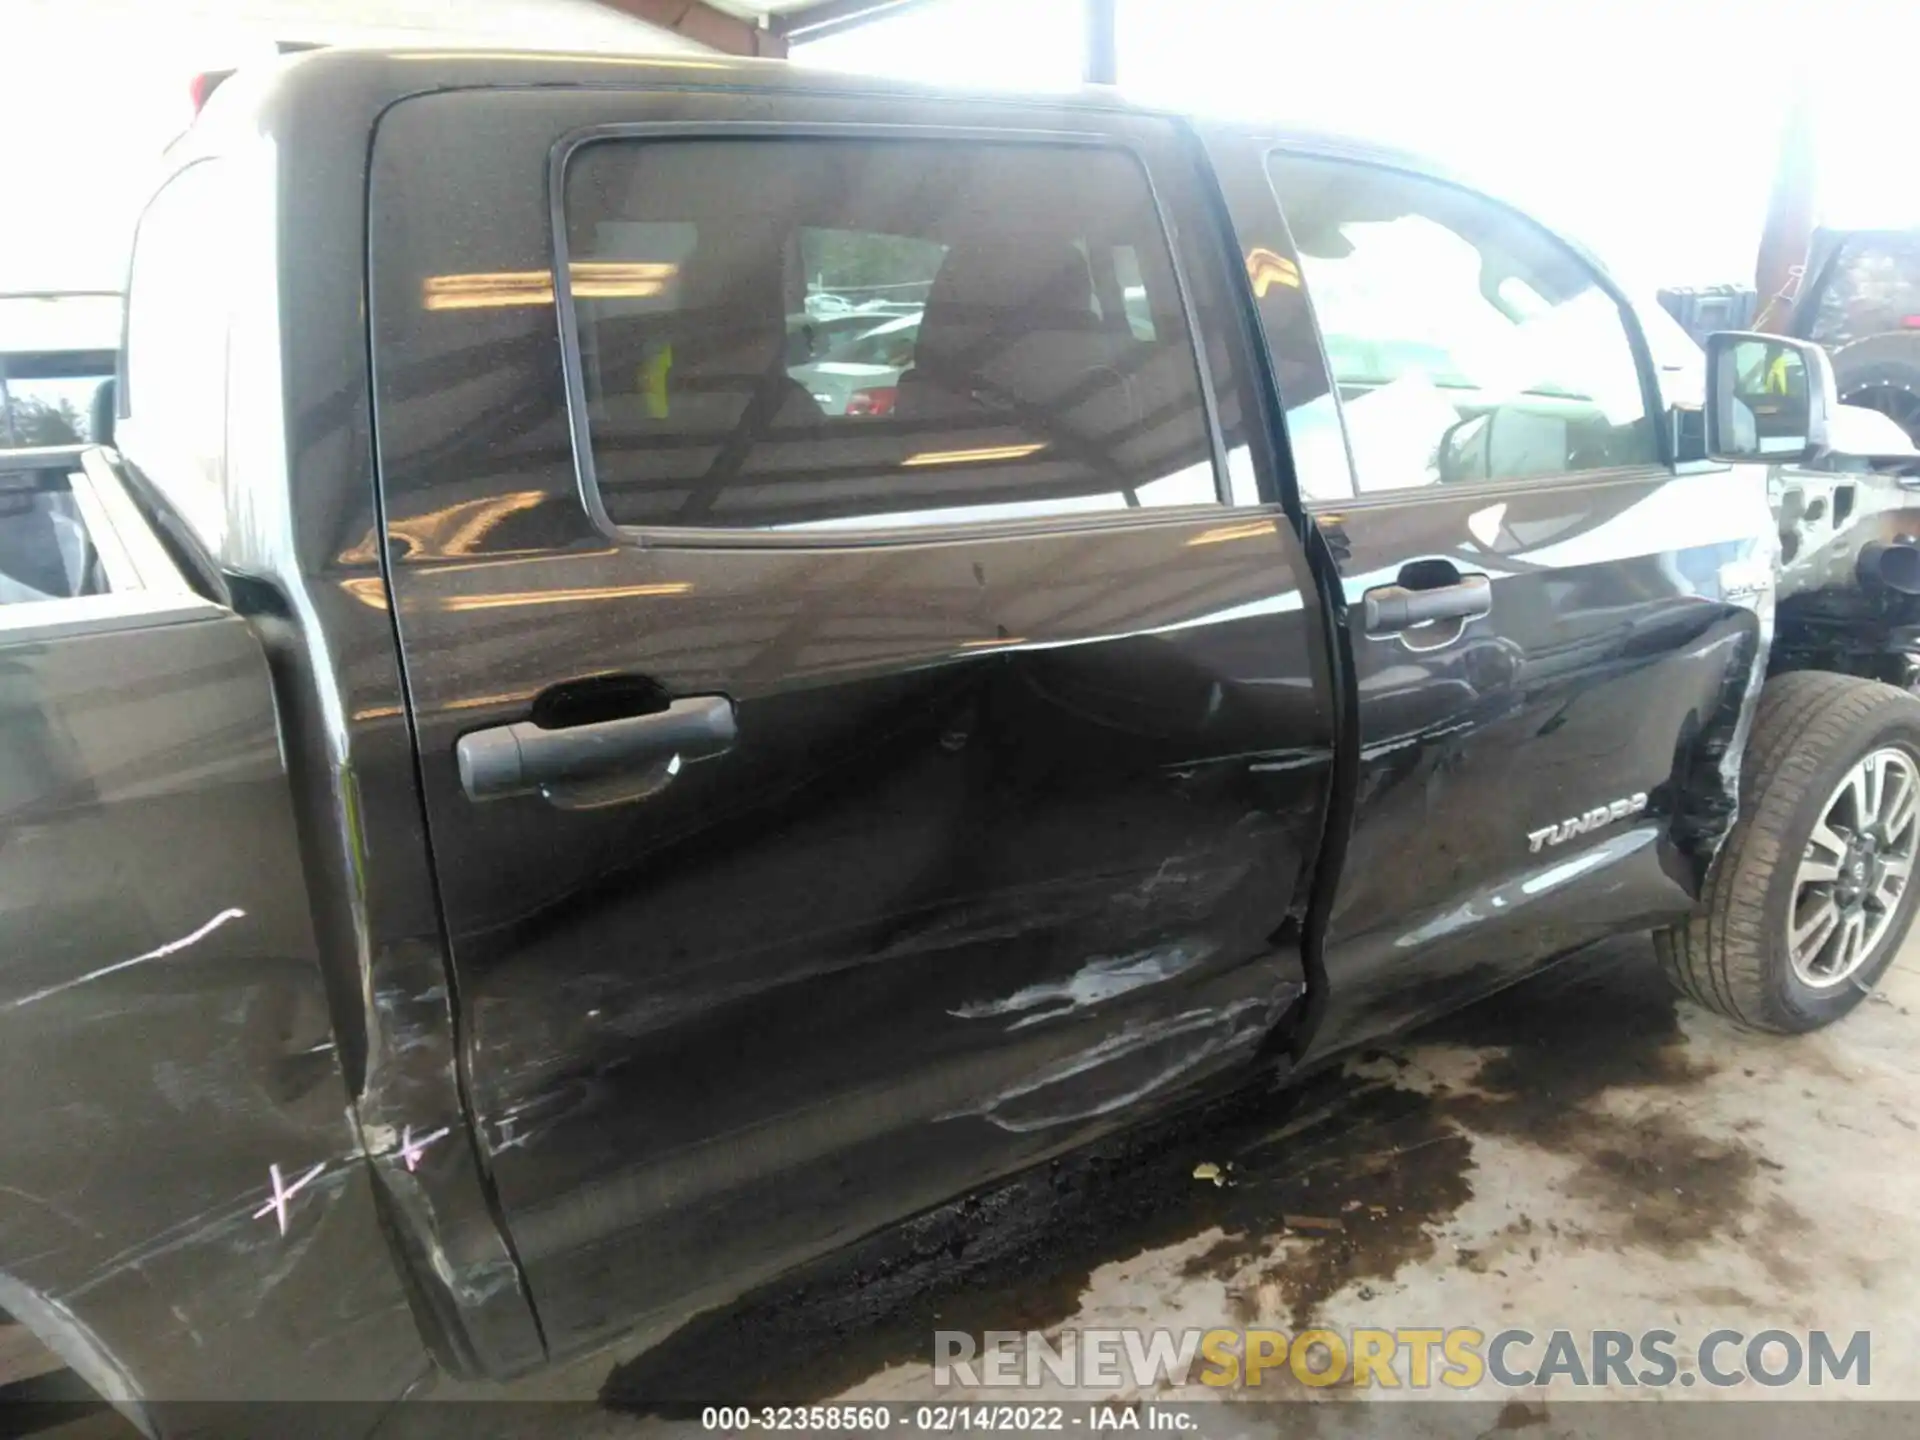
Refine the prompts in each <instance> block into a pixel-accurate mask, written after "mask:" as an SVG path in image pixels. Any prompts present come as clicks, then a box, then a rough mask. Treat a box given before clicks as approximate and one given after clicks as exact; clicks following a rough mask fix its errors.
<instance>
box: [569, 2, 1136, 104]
mask: <svg viewBox="0 0 1920 1440" xmlns="http://www.w3.org/2000/svg"><path fill="white" fill-rule="evenodd" d="M597 3H599V4H601V5H605V6H607V7H608V8H609V9H612V10H618V11H621V12H622V13H624V14H627V15H632V16H634V17H635V18H637V19H640V20H645V21H646V22H647V23H648V24H650V25H656V26H659V27H661V28H662V29H666V30H670V31H672V32H673V33H674V34H676V35H680V36H684V37H685V38H686V39H689V40H693V41H696V42H698V43H699V44H702V45H706V46H708V47H710V48H711V49H714V50H719V51H723V52H725V53H726V54H729V55H762V56H771V57H775V58H779V57H783V56H785V55H786V53H787V51H788V49H789V48H790V47H791V46H793V45H797V44H803V43H805V42H806V41H808V40H823V39H825V38H826V37H827V36H829V35H833V34H837V33H839V32H840V31H842V30H850V29H852V28H853V27H854V26H856V25H865V24H867V23H869V22H870V21H874V20H878V19H881V18H882V17H884V16H887V15H897V14H899V13H900V12H901V11H903V10H909V9H912V8H914V7H915V6H919V5H924V4H927V3H928V0H597ZM1084 3H1085V6H1086V15H1087V35H1086V56H1085V64H1084V66H1083V70H1082V75H1083V78H1084V79H1086V80H1089V81H1092V82H1094V83H1096V84H1102V85H1111V84H1113V83H1114V80H1115V79H1116V75H1115V71H1116V69H1117V68H1118V66H1117V59H1116V54H1115V49H1116V47H1115V42H1114V29H1115V22H1114V9H1115V5H1116V0H1084Z"/></svg>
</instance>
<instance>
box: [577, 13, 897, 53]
mask: <svg viewBox="0 0 1920 1440" xmlns="http://www.w3.org/2000/svg"><path fill="white" fill-rule="evenodd" d="M599 3H600V4H602V5H605V6H606V7H607V8H608V9H611V10H619V11H621V12H623V13H624V14H627V15H631V16H633V17H634V18H636V19H639V20H644V21H646V22H647V23H648V24H650V25H657V26H659V27H661V28H662V29H665V30H671V31H673V32H674V33H675V34H677V35H683V36H685V37H686V38H687V39H689V40H695V41H698V42H699V43H700V44H702V45H706V46H710V47H711V48H713V49H715V50H720V51H724V52H725V53H727V54H729V55H768V56H782V55H785V54H786V53H787V49H788V47H789V46H790V45H793V44H797V43H800V42H802V41H806V40H818V39H822V38H823V37H825V36H828V35H832V34H834V33H836V32H838V31H841V30H846V29H850V28H852V27H853V26H855V25H864V24H866V23H867V22H868V21H871V20H877V19H879V18H880V17H881V16H883V15H888V14H895V13H898V12H899V11H902V10H906V9H909V8H911V7H913V6H915V5H924V4H926V3H927V0H599Z"/></svg>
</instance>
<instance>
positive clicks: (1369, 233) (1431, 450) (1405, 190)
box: [1269, 156, 1659, 498]
mask: <svg viewBox="0 0 1920 1440" xmlns="http://www.w3.org/2000/svg"><path fill="white" fill-rule="evenodd" d="M1269 167H1270V171H1271V174H1272V177H1273V183H1274V188H1275V190H1276V192H1277V193H1278V195H1279V198H1280V202H1281V206H1282V208H1283V209H1284V210H1285V212H1286V217H1287V224H1288V227H1289V229H1291V230H1292V232H1293V237H1294V242H1295V244H1296V245H1297V246H1298V247H1299V250H1300V261H1301V268H1302V271H1303V272H1304V275H1305V279H1306V284H1307V293H1308V295H1309V296H1310V297H1311V299H1312V302H1313V308H1314V314H1315V316H1316V318H1317V319H1318V321H1319V324H1320V331H1321V336H1322V339H1323V341H1324V343H1325V345H1326V349H1327V360H1328V363H1329V365H1330V367H1331V368H1332V372H1333V378H1334V381H1335V384H1336V386H1337V388H1338V391H1339V399H1340V404H1339V410H1340V412H1341V414H1343V415H1344V417H1345V420H1346V436H1347V439H1348V441H1349V443H1350V444H1351V446H1352V450H1353V460H1354V470H1355V479H1356V483H1357V484H1358V486H1359V488H1360V489H1361V490H1362V491H1369V490H1395V489H1402V488H1406V487H1410V486H1418V485H1432V484H1437V483H1446V482H1465V481H1475V480H1511V479H1522V478H1525V477H1528V476H1538V475H1558V474H1563V473H1565V472H1568V471H1579V470H1598V469H1606V468H1610V467H1614V466H1621V465H1639V464H1651V463H1654V462H1655V461H1657V460H1658V459H1659V451H1658V447H1657V443H1656V440H1655V434H1654V427H1653V425H1652V423H1651V422H1650V420H1649V418H1648V415H1647V407H1646V399H1645V395H1644V392H1643V391H1642V388H1641V383H1640V371H1639V367H1638V365H1637V363H1636V362H1635V360H1634V356H1633V349H1632V346H1631V343H1630V341H1629V340H1628V336H1627V329H1626V325H1625V323H1624V321H1623V320H1622V318H1621V315H1620V309H1619V307H1618V306H1617V305H1616V304H1615V303H1614V301H1613V299H1612V298H1611V297H1610V296H1609V295H1608V294H1607V292H1606V291H1604V290H1602V289H1601V288H1600V286H1599V284H1598V282H1597V279H1596V277H1595V275H1594V273H1593V271H1592V270H1591V269H1590V268H1589V267H1588V266H1587V265H1586V264H1585V263H1584V262H1583V261H1582V260H1581V259H1580V258H1579V257H1578V256H1577V255H1575V254H1574V253H1573V252H1572V251H1571V250H1568V249H1567V248H1566V247H1565V246H1563V245H1561V244H1560V243H1558V242H1557V241H1555V240H1554V239H1553V238H1552V237H1551V236H1549V235H1548V234H1547V233H1546V232H1545V231H1542V230H1540V229H1537V228H1536V227H1534V226H1532V225H1530V224H1528V223H1527V222H1525V221H1524V220H1522V219H1521V218H1520V217H1519V216H1517V215H1515V214H1513V213H1512V212H1511V211H1508V210H1505V209H1503V208H1501V207H1500V206H1498V205H1495V204H1494V203H1492V202H1491V201H1489V200H1486V199H1483V198H1482V197H1480V196H1477V195H1474V194H1472V193H1470V192H1468V191H1464V190H1459V189H1456V188H1454V187H1453V186H1449V185H1442V184H1439V183H1437V182H1435V181H1429V180H1423V179H1420V178H1418V177H1415V176H1411V175H1406V174H1402V173H1400V172H1398V171H1393V170H1384V169H1379V168H1376V167H1374V166H1368V165H1357V164H1350V163H1347V162H1343V161H1331V160H1309V159H1300V158H1294V157H1286V156H1275V157H1273V159H1272V160H1271V161H1270V162H1269ZM1315 403H1316V404H1318V405H1320V406H1321V407H1322V408H1323V409H1325V410H1326V411H1327V414H1326V415H1325V416H1324V417H1322V418H1323V419H1324V420H1325V421H1326V422H1328V423H1324V424H1321V425H1318V426H1316V425H1312V424H1310V423H1304V422H1305V420H1306V419H1308V418H1310V417H1301V416H1297V415H1296V414H1295V413H1294V412H1289V414H1288V424H1289V429H1290V431H1291V432H1293V439H1294V444H1295V445H1296V446H1299V445H1301V444H1312V443H1327V444H1338V443H1339V432H1338V430H1337V429H1336V428H1335V427H1334V426H1333V425H1332V424H1331V420H1332V412H1333V403H1332V399H1331V397H1323V398H1322V400H1321V401H1319V402H1315ZM1302 408H1304V409H1308V410H1311V409H1313V408H1314V407H1313V405H1309V406H1306V407H1302ZM1319 468H1320V467H1315V466H1311V465H1303V466H1300V467H1299V469H1300V471H1301V473H1302V474H1308V475H1310V474H1313V473H1315V472H1316V470H1318V469H1319ZM1314 498H1341V497H1314Z"/></svg>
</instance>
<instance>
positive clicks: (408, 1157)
mask: <svg viewBox="0 0 1920 1440" xmlns="http://www.w3.org/2000/svg"><path fill="white" fill-rule="evenodd" d="M449 1129H450V1127H449V1126H446V1125H442V1126H441V1127H440V1128H439V1129H438V1130H436V1131H434V1132H433V1133H432V1134H431V1135H422V1136H421V1137H420V1138H419V1139H418V1140H416V1139H414V1138H413V1127H412V1126H411V1125H409V1126H407V1127H406V1128H405V1129H404V1130H402V1131H401V1132H400V1158H401V1159H402V1160H403V1161H405V1162H406V1166H407V1173H408V1174H409V1175H411V1174H412V1173H413V1171H414V1169H415V1168H416V1167H417V1166H418V1165H419V1164H420V1157H421V1156H422V1155H423V1154H425V1153H426V1149H427V1146H429V1145H431V1144H433V1142H434V1141H436V1140H444V1139H445V1138H446V1137H447V1133H448V1130H449Z"/></svg>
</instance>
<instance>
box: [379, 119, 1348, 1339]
mask: <svg viewBox="0 0 1920 1440" xmlns="http://www.w3.org/2000/svg"><path fill="white" fill-rule="evenodd" d="M981 113H982V112H980V111H979V110H977V109H975V110H971V111H962V110H956V109H951V108H949V107H946V106H943V105H939V104H932V103H925V102H914V103H913V104H911V105H902V104H900V103H898V102H895V103H885V104H883V103H881V102H877V101H873V100H853V99H847V100H833V99H817V98H816V99H803V98H796V97H786V96H780V95H775V94H764V93H763V94H755V95H745V94H739V95H727V94H714V93H708V94H699V95H662V96H653V97H648V96H640V95H635V96H628V97H621V96H617V95H609V94H607V93H605V92H597V93H593V94H585V93H582V94H572V95H568V94H555V93H553V92H547V93H517V94H500V93H469V94H461V95H445V96H434V97H428V98H422V99H416V100H412V101H408V102H405V103H403V104H401V105H400V106H398V107H397V108H396V109H395V110H394V111H392V112H391V113H390V114H389V116H388V117H387V118H386V120H385V121H384V122H383V123H382V126H381V129H380V133H379V137H378V140H377V144H376V150H375V174H374V180H373V186H372V206H371V213H372V215H373V217H374V220H373V226H374V228H373V236H372V287H373V314H374V324H375V334H376V348H375V370H376V376H377V406H378V423H379V444H380V455H381V466H382V494H383V498H384V502H385V507H386V510H385V517H386V518H385V525H386V534H385V542H386V547H387V552H388V555H389V559H390V566H391V577H392V594H393V597H394V604H395V607H396V612H397V613H396V620H397V625H398V630H399V635H400V640H401V645H402V652H403V658H404V664H405V671H406V677H407V683H408V687H409V692H410V696H411V705H412V711H413V718H414V724H415V726H416V731H417V737H418V744H419V755H420V767H421V774H422V777H423V782H424V786H425V790H426V796H427V807H428V816H429V822H430V830H431V837H432V845H433V850H434V856H435V862H436V867H437V870H438V875H439V880H440V886H441V893H442V896H443V902H444V908H445V914H446V922H447V927H448V931H449V935H450V940H451V947H452V960H453V969H454V979H455V982H456V993H457V995H458V1014H459V1019H460V1024H461V1027H462V1053H463V1064H464V1067H465V1072H466V1074H465V1079H466V1083H467V1086H468V1092H469V1095H470V1098H471V1104H472V1107H473V1110H474V1115H475V1121H476V1126H477V1130H478V1134H479V1136H480V1143H481V1147H482V1150H483V1154H484V1158H485V1160H486V1163H487V1165H488V1167H489V1170H490V1173H491V1176H492V1179H493V1183H494V1185H495V1186H496V1188H497V1193H498V1199H499V1203H500V1206H501V1209H502V1211H503V1214H504V1217H505V1220H506V1222H507V1224H508V1227H509V1228H510V1230H511V1233H512V1237H513V1240H514V1243H515V1246H516V1249H517V1251H518V1254H519V1257H520V1260H521V1263H522V1265H523V1266H524V1269H525V1272H526V1276H527V1280H528V1282H529V1285H530V1287H531V1291H532V1294H533V1296H534V1299H535V1302H536V1304H537V1306H538V1309H539V1313H540V1317H541V1320H542V1323H543V1326H544V1329H545V1333H546V1335H547V1337H548V1340H549V1342H550V1344H551V1345H552V1347H553V1348H554V1349H555V1350H557V1351H561V1350H568V1349H573V1348H577V1347H579V1346H581V1345H584V1344H586V1343H588V1342H590V1341H592V1340H593V1339H595V1338H597V1337H599V1336H601V1335H602V1334H604V1333H606V1332H608V1331H610V1330H613V1329H615V1328H618V1327H621V1326H624V1325H628V1324H631V1323H633V1322H635V1321H643V1322H646V1323H647V1324H649V1325H650V1326H659V1325H664V1324H671V1323H673V1322H674V1321H676V1320H678V1319H680V1318H683V1317H684V1316H685V1315H686V1314H687V1313H689V1312H690V1311H691V1310H693V1309H696V1308H699V1307H701V1306H703V1305H708V1304H712V1303H715V1302H717V1301H720V1300H724V1299H726V1298H727V1297H728V1296H729V1295H731V1294H734V1293H737V1292H738V1291H739V1290H741V1289H743V1288H745V1287H746V1286H747V1285H749V1284H750V1283H752V1282H753V1281H755V1280H757V1279H760V1278H762V1277H764V1276H767V1275H769V1274H772V1273H774V1272H776V1271H778V1270H780V1269H782V1268H784V1267H786V1266H789V1265H791V1264H793V1263H794V1262H795V1261H797V1260H800V1259H804V1258H805V1257H807V1256H809V1255H812V1254H815V1253H818V1252H820V1251H822V1250H824V1249H825V1248H827V1247H829V1246H831V1245H834V1244H836V1243H839V1242H842V1241H845V1240H848V1239H851V1238H853V1237H855V1236H857V1235H859V1234H860V1233H862V1232H863V1231H867V1230H870V1229H872V1228H874V1227H876V1226H877V1225H880V1224H883V1223H885V1222H887V1221H890V1220H893V1219H895V1218H898V1217H900V1216H902V1215H904V1214H906V1213H909V1212H911V1211H913V1210H915V1209H918V1208H921V1207H924V1206H926V1205H928V1204H931V1203H935V1202H937V1201H939V1200H941V1199H943V1198H945V1197H947V1196H949V1195H951V1194H953V1193H955V1192H957V1191H959V1190H961V1189H963V1188H965V1187H966V1186H968V1185H971V1184H974V1183H977V1182H979V1181H982V1180H985V1179H988V1178H990V1177H992V1176H995V1175H998V1174H1000V1173H1003V1172H1005V1171H1007V1170H1008V1169H1010V1168H1012V1167H1015V1166H1018V1165H1021V1164H1023V1163H1027V1162H1031V1161H1033V1160H1036V1159H1038V1158H1040V1157H1043V1156H1045V1155H1048V1154H1051V1153H1054V1152H1056V1151H1058V1150H1060V1149H1062V1148H1064V1147H1065V1146H1068V1145H1070V1144H1073V1143H1076V1142H1078V1141H1080V1140H1083V1139H1085V1138H1087V1137H1088V1136H1090V1135H1092V1134H1094V1133H1097V1132H1098V1131H1099V1130H1101V1129H1102V1128H1104V1127H1107V1126H1110V1125H1112V1124H1114V1123H1116V1122H1119V1121H1122V1120H1126V1119H1129V1118H1133V1117H1136V1116H1138V1115H1139V1114H1140V1113H1141V1112H1142V1111H1144V1110H1145V1109H1147V1108H1149V1107H1152V1106H1154V1105H1157V1104H1161V1103H1164V1102H1165V1101H1167V1100H1169V1099H1171V1098H1173V1097H1176V1096H1179V1095H1181V1094H1184V1093H1187V1092H1188V1091H1190V1090H1191V1089H1192V1088H1193V1087H1195V1086H1197V1085H1200V1084H1202V1083H1205V1082H1207V1081H1209V1080H1210V1079H1212V1078H1213V1077H1215V1076H1217V1075H1220V1074H1222V1073H1223V1072H1225V1071H1226V1070H1227V1069H1229V1068H1230V1067H1232V1066H1234V1065H1236V1064H1240V1063H1244V1062H1246V1061H1247V1060H1249V1059H1250V1058H1251V1057H1253V1056H1254V1054H1255V1053H1256V1052H1257V1050H1258V1049H1259V1047H1260V1045H1261V1042H1262V1041H1263V1039H1264V1038H1265V1037H1266V1036H1267V1035H1268V1034H1269V1032H1270V1031H1271V1030H1272V1028H1273V1027H1274V1026H1275V1024H1276V1023H1277V1022H1278V1021H1279V1020H1280V1019H1281V1018H1282V1017H1283V1015H1285V1013H1286V1012H1287V1010H1288V1008H1289V1007H1290V1006H1291V1005H1292V1004H1294V1003H1295V1001H1296V1000H1297V999H1298V997H1299V995H1300V993H1301V968H1300V958H1299V944H1298V939H1299V921H1300V918H1301V916H1302V914H1303V908H1304V902H1305V897H1304V890H1303V883H1302V876H1303V868H1304V861H1305V858H1306V857H1307V855H1308V853H1309V851H1310V850H1311V848H1312V846H1313V845H1314V843H1315V840H1316V838H1317V834H1318V826H1319V823H1320V819H1321V812H1322V806H1323V802H1324V799H1325V792H1326V785H1327V776H1328V773H1329V762H1330V754H1331V743H1332V730H1331V724H1332V722H1331V716H1330V705H1329V690H1328V684H1327V679H1326V672H1325V658H1324V653H1323V647H1322V644H1321V635H1322V630H1321V619H1320V616H1319V613H1318V607H1317V602H1316V600H1315V596H1314V592H1313V589H1312V587H1311V584H1310V582H1309V577H1308V575H1307V573H1306V570H1305V566H1304V561H1303V558H1302V552H1301V550H1300V547H1299V542H1298V540H1297V538H1296V536H1295V535H1294V533H1293V532H1292V531H1291V530H1290V528H1289V527H1288V525H1287V524H1285V523H1283V520H1282V515H1281V511H1280V509H1279V507H1278V506H1277V504H1275V503H1274V501H1275V494H1276V491H1275V486H1274V478H1273V473H1272V464H1271V460H1272V457H1271V456H1270V454H1269V453H1268V451H1267V448H1266V443H1265V438H1264V436H1263V434H1262V433H1261V432H1260V430H1259V428H1258V426H1257V425H1253V424H1250V423H1249V420H1250V417H1252V416H1253V415H1255V414H1256V413H1257V407H1255V406H1254V405H1253V404H1252V403H1251V402H1250V401H1249V399H1248V395H1247V387H1248V382H1249V378H1250V376H1249V366H1248V365H1247V364H1246V363H1245V356H1246V354H1247V353H1248V351H1247V348H1246V345H1245V341H1246V338H1247V337H1246V336H1244V335H1243V334H1242V332H1241V330H1240V329H1239V328H1238V323H1239V322H1238V320H1237V318H1236V314H1235V312H1234V311H1233V310H1232V309H1231V308H1230V307H1228V306H1226V305H1224V304H1223V303H1222V302H1223V298H1224V297H1225V296H1226V294H1227V293H1228V279H1229V277H1228V274H1227V272H1226V270H1225V268H1224V267H1225V262H1226V260H1227V259H1228V258H1229V257H1228V256H1227V254H1226V252H1225V250H1224V247H1223V246H1222V245H1221V243H1220V241H1219V239H1218V237H1217V235H1216V234H1215V233H1214V232H1213V231H1212V230H1211V229H1210V228H1209V227H1210V216H1209V212H1208V211H1207V209H1206V208H1205V206H1204V204H1203V203H1202V199H1201V196H1200V194H1199V190H1198V182H1197V179H1196V175H1195V172H1194V169H1193V167H1192V164H1191V158H1190V156H1189V154H1188V151H1187V150H1186V148H1185V146H1184V144H1183V142H1182V140H1181V137H1180V135H1179V133H1178V132H1177V131H1176V130H1174V129H1173V127H1171V126H1170V125H1167V124H1163V123H1160V122H1150V121H1144V120H1132V119H1124V118H1119V117H1111V116H1104V115H1101V114H1099V113H1097V112H1093V111H1089V110H1080V109H1060V110H1050V111H1023V110H1021V109H1019V108H1002V107H994V108H993V109H992V110H991V111H990V112H988V113H989V114H990V117H991V122H992V123H991V128H983V127H982V125H981V123H980V117H981ZM452 134H457V135H460V136H462V137H463V143H462V144H461V145H459V146H447V145H444V144H443V143H441V141H442V138H443V137H444V136H446V135H452ZM1170 230H1171V231H1172V233H1173V234H1175V235H1177V236H1178V237H1179V238H1178V240H1177V241H1175V242H1170V240H1169V231H1170ZM556 280H557V281H558V284H557V285H556ZM556 292H557V298H556Z"/></svg>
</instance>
